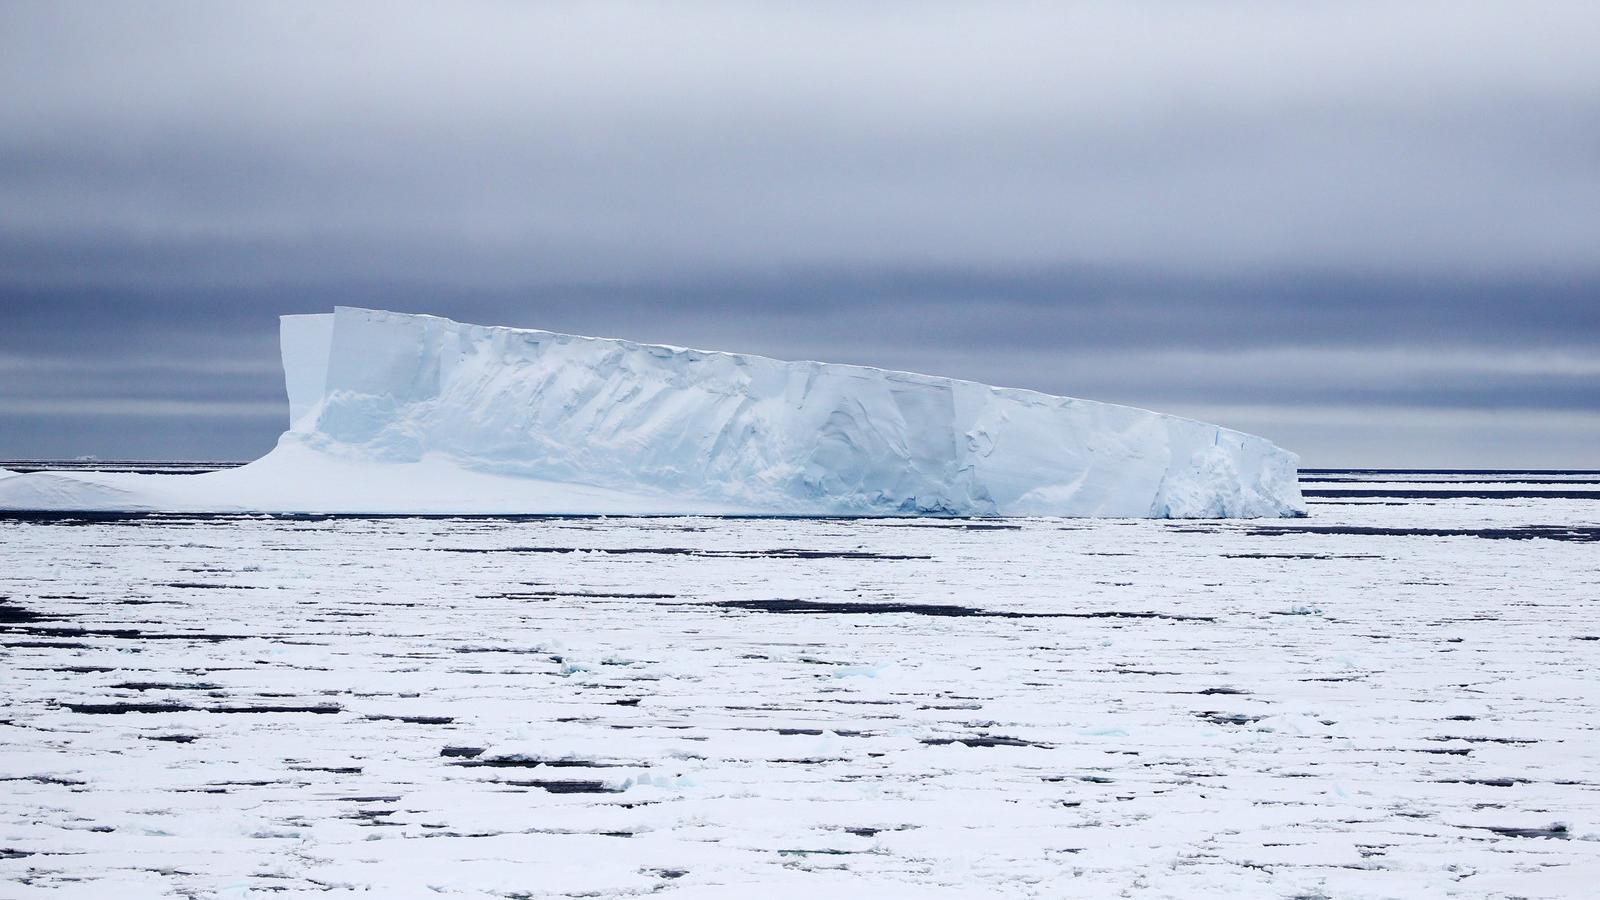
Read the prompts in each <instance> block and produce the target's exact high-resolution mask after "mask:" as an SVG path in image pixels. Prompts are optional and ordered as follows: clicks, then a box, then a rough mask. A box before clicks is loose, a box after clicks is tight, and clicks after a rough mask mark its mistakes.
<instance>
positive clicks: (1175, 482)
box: [0, 307, 1304, 517]
mask: <svg viewBox="0 0 1600 900" xmlns="http://www.w3.org/2000/svg"><path fill="white" fill-rule="evenodd" d="M282 349H283V362H284V379H285V386H286V389H287V392H288V397H289V416H290V428H289V430H288V431H287V432H285V434H284V435H283V437H282V438H280V440H279V444H278V447H277V448H276V449H274V450H273V451H272V452H271V453H269V454H268V455H267V456H266V457H264V458H262V459H261V460H258V461H256V462H254V463H251V464H250V465H247V466H243V467H240V468H237V469H231V470H227V471H224V472H215V473H209V474H205V475H131V474H118V473H82V472H73V473H70V474H68V473H35V474H30V475H16V474H7V475H0V508H12V509H17V508H22V509H85V510H90V509H95V510H98V509H116V510H132V509H151V510H172V511H205V512H227V511H262V512H347V513H407V512H415V513H524V514H538V513H548V514H584V513H594V514H640V515H647V514H674V513H682V514H730V513H740V514H776V515H919V514H920V515H928V514H936V515H1058V516H1134V517H1148V516H1156V517H1226V516H1282V515H1299V514H1303V509H1304V507H1303V504H1302V501H1301V499H1300V492H1299V486H1298V482H1297V480H1296V471H1295V469H1296V462H1297V460H1296V457H1295V456H1294V455H1293V454H1291V453H1288V452H1287V451H1284V450H1282V449H1280V448H1278V447H1276V446H1274V445H1273V444H1271V443H1270V442H1268V441H1265V440H1263V439H1261V438H1258V437H1254V436H1252V435H1247V434H1243V433H1241V432H1237V431H1233V430H1231V429H1226V428H1220V427H1217V426H1214V425H1207V424H1205V423H1202V422H1196V421H1194V420H1191V419H1184V418H1179V417H1176V416H1167V415H1161V414H1159V413H1153V412H1149V411H1147V410H1142V409H1135V408H1133V407H1127V406H1119V405H1115V404H1108V403H1095V402H1091V401H1085V400H1077V399H1073V398H1068V397H1055V396H1051V395H1048V394H1041V393H1038V392H1035V391H1028V390H1020V389H1013V388H999V387H992V386H989V385H984V384H979V383H976V382H970V381H960V380H956V379H950V378H940V377H934V376H928V375H918V374H914V373H909V372H894V371H887V370H883V369H874V368H870V367H865V366H850V365H834V364H828V363H818V362H784V361H780V360H775V359H769V358H767V357H761V356H752V355H746V354H737V353H720V352H713V351H702V350H691V349H686V348H682V347H671V346H665V345H656V344H639V343H635V342H632V341H624V340H614V339H608V338H593V337H580V336H576V335H566V334H557V333H553V332H546V331H536V330H530V329H514V328H499V327H486V326H478V325H465V324H460V323H457V322H452V321H450V320H448V319H441V318H437V317H434V316H418V315H403V314H398V313H390V312H382V311H376V310H366V309H356V308H350V307H339V308H337V309H336V310H335V311H334V312H333V313H331V314H323V315H311V316H286V317H284V319H283V326H282Z"/></svg>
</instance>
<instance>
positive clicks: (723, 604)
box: [689, 600, 1216, 622]
mask: <svg viewBox="0 0 1600 900" xmlns="http://www.w3.org/2000/svg"><path fill="white" fill-rule="evenodd" d="M689 605H693V606H714V607H720V608H723V609H745V610H752V611H755V612H770V613H814V614H818V615H829V614H837V615H890V614H895V613H902V614H906V615H914V616H947V617H952V618H964V617H973V618H990V619H1171V620H1174V621H1180V622H1214V621H1216V619H1215V618H1213V617H1211V616H1182V615H1177V614H1174V613H1154V612H1125V611H1120V610H1118V611H1111V612H1082V613H1043V612H1040V613H1035V612H1014V611H1011V610H987V609H976V608H973V607H970V606H949V605H944V604H936V603H853V602H849V601H842V600H834V601H819V600H721V601H717V602H715V603H704V604H689Z"/></svg>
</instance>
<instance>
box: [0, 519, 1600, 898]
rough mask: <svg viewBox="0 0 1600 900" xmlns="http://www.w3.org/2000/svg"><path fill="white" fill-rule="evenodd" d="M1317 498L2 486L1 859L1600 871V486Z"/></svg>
mask: <svg viewBox="0 0 1600 900" xmlns="http://www.w3.org/2000/svg"><path fill="white" fill-rule="evenodd" d="M1317 513H1318V514H1317V516H1316V517H1315V518H1314V519H1312V520H1300V521H1293V522H1285V521H1276V520H1275V521H1271V522H1256V523H1245V522H1164V521H1150V520H1142V521H1141V520H1119V521H1104V520H1082V521H1072V522H1064V521H1061V520H1051V519H1028V520H994V519H985V520H948V519H863V520H784V519H756V520H750V519H718V518H674V519H638V518H630V519H609V520H607V519H598V518H588V519H567V520H532V521H515V520H466V519H457V520H438V519H433V520H424V519H383V520H372V519H365V520H363V519H335V520H326V521H322V520H308V519H280V518H264V517H237V518H203V517H193V516H174V517H151V518H146V519H111V520H106V521H96V520H91V519H72V518H57V519H48V518H39V517H17V518H14V519H10V520H6V519H4V518H0V597H5V598H7V600H6V602H5V603H0V645H3V647H4V650H3V652H4V654H5V665H6V668H5V671H6V685H5V690H4V692H0V896H4V897H6V898H8V900H9V898H18V900H26V898H35V897H38V898H68V897H82V898H96V900H99V898H107V897H116V898H142V897H155V896H196V897H227V896H237V897H261V898H267V897H273V898H329V897H346V896H351V897H354V896H362V897H416V896H442V897H445V898H505V897H541V898H542V897H567V896H596V897H619V896H642V895H647V894H649V895H655V894H659V895H660V896H664V897H685V898H702V897H708V898H719V897H720V898H748V897H752V896H758V897H762V898H791V897H792V898H806V900H810V898H816V897H875V898H877V897H881V898H923V897H952V898H954V897H1018V898H1024V897H1026V898H1057V897H1117V896H1133V897H1152V898H1182V900H1205V898H1221V897H1308V898H1309V897H1326V898H1332V897H1338V898H1380V897H1381V898H1389V897H1458V898H1507V897H1527V898H1572V897H1582V896H1592V895H1593V888H1594V885H1595V884H1596V883H1600V742H1596V741H1595V739H1594V737H1595V731H1594V729H1595V724H1594V723H1595V722H1597V721H1600V692H1597V691H1596V689H1595V680H1594V679H1595V660H1596V652H1597V648H1600V643H1597V641H1600V626H1597V625H1596V621H1595V616H1594V605H1595V597H1596V595H1597V591H1600V571H1597V569H1596V565H1595V561H1596V554H1595V547H1596V543H1595V540H1596V539H1600V505H1597V504H1596V502H1595V501H1593V500H1566V499H1490V500H1460V499H1450V500H1443V501H1437V502H1435V501H1427V502H1423V501H1414V500H1393V499H1390V500H1381V501H1370V502H1369V501H1361V502H1342V501H1341V502H1338V503H1318V505H1317ZM1541 529H1542V530H1541ZM1539 535H1551V536H1539ZM771 601H788V605H787V606H785V605H783V604H781V603H779V604H773V603H771ZM805 604H813V606H811V607H809V608H807V607H806V606H805ZM815 604H821V605H822V606H820V607H818V606H815ZM763 607H765V608H763ZM874 608H876V609H879V610H882V611H881V612H879V613H877V614H866V613H864V612H863V609H865V610H871V609H874ZM962 608H964V609H967V610H970V611H972V612H974V613H984V614H983V615H977V614H974V615H954V614H950V613H952V612H953V611H954V610H957V609H962ZM770 609H777V610H783V609H789V610H791V611H789V612H784V611H767V610H770ZM941 610H943V612H944V613H945V614H936V613H939V612H940V611H941ZM1138 616H1165V617H1167V618H1139V617H1138ZM269 710H277V711H269Z"/></svg>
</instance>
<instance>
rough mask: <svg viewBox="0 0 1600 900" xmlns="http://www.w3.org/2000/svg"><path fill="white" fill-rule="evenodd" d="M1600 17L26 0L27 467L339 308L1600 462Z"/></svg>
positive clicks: (5, 389) (21, 295) (1463, 8)
mask: <svg viewBox="0 0 1600 900" xmlns="http://www.w3.org/2000/svg"><path fill="white" fill-rule="evenodd" d="M1597 46H1600V3H1595V2H1594V0H1584V2H1526V0H1525V2H1516V3H1503V4H1501V3H1481V2H1470V0H1453V2H1437V3H1431V2H1393V0H1388V2H1338V3H1335V2H1294V3H1285V2H1270V3H1252V2H1241V0H1233V2H1226V3H1207V2H1176V0H1172V2H1118V3H1106V4H1072V3H1064V2H1057V3H1049V4H1038V5H1035V4H1005V3H971V4H953V3H952V4H945V3H937V2H935V3H905V4H898V3H888V4H852V3H737V4H734V3H729V4H717V3H704V4H702V3H674V4H644V3H638V4H632V3H617V4H610V3H592V4H548V5H544V4H532V3H514V2H509V0H508V2H477V3H460V2H457V3H434V4H416V5H411V4H406V3H399V2H393V0H385V2H381V3H378V2H374V3H361V2H351V3H328V2H308V3H291V2H273V3H265V2H263V3H257V4H246V3H227V4H219V3H210V2H196V3H162V2H155V3H88V2H85V3H70V2H66V3H64V2H39V3H32V2H18V0H0V457H37V456H75V455H79V454H95V455H99V456H101V457H107V458H109V457H146V458H149V457H159V458H241V459H242V458H252V457H254V456H257V455H260V454H261V453H263V452H265V451H266V450H267V449H269V448H270V447H271V446H272V443H273V441H274V439H275V438H276V436H277V434H278V433H279V432H280V431H281V430H282V428H283V425H284V420H285V418H286V416H287V404H286V402H285V400H284V397H283V387H282V380H281V372H280V370H279V368H278V363H277V357H276V340H277V333H276V322H275V317H276V316H278V315H279V314H282V313H299V312H312V311H324V310H327V309H329V308H331V307H332V306H333V305H334V304H335V303H342V304H348V305H362V306H375V307H383V308H391V309H398V310H404V311H410V312H433V313H438V314H441V315H446V316H450V317H452V318H458V319H463V320H467V321H475V322H482V323H487V324H511V325H524V326H530V327H538V328H546V329H551V330H559V331H573V332H578V333H585V334H601V335H607V336H617V337H628V338H633V339H636V340H643V341H660V342H665V343H673V344H681V345H688V346H697V347H705V348H712V349H727V350H741V351H749V352H757V353H763V354H767V355H771V356H778V357H784V358H797V357H804V358H817V359H824V360H829V361H836V362H851V363H864V364H869V365H880V366H888V367H894V368H906V369H912V370H916V371H923V372H929V373H933V374H942V375H953V376H957V377H963V378H972V379H977V380H981V381H987V382H991V383H998V384H1005V385H1010V386H1018V387H1028V388H1035V389H1038V390H1043V391H1049V392H1052V393H1061V394H1069V395H1073V396H1079V397H1086V398H1089V399H1097V400H1110V401H1116V402H1122V403H1130V404H1134V405H1138V406H1144V407H1149V408H1153V409H1158V410H1162V411H1168V412H1177V413H1182V414H1185V415H1192V416H1195V417H1198V418H1202V419H1206V420H1209V421H1215V422H1219V423H1221V424H1225V425H1229V426H1233V427H1237V428H1242V429H1245V430H1249V431H1254V432H1256V433H1259V434H1262V435H1265V436H1267V437H1269V438H1271V439H1273V440H1276V441H1277V442H1279V443H1281V444H1283V445H1284V446H1287V447H1289V448H1291V449H1294V450H1297V451H1299V452H1300V453H1301V454H1302V456H1303V457H1304V461H1305V463H1306V464H1307V465H1312V466H1337V465H1416V466H1420V465H1441V466H1445V465H1448V466H1522V465H1526V466H1555V467H1561V466H1572V467H1579V466H1586V467H1597V466H1600V52H1597Z"/></svg>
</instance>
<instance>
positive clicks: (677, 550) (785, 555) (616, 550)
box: [426, 547, 933, 560]
mask: <svg viewBox="0 0 1600 900" xmlns="http://www.w3.org/2000/svg"><path fill="white" fill-rule="evenodd" d="M426 549H428V550H433V551H435V552H438V553H606V554H612V555H619V556H628V555H635V554H644V555H657V556H708V557H716V558H719V559H902V560H904V559H932V558H933V557H931V556H922V555H916V554H904V553H872V552H870V551H866V550H800V549H795V548H788V547H780V548H777V549H775V550H697V549H694V548H692V547H428V548H426Z"/></svg>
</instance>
